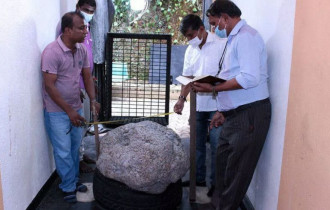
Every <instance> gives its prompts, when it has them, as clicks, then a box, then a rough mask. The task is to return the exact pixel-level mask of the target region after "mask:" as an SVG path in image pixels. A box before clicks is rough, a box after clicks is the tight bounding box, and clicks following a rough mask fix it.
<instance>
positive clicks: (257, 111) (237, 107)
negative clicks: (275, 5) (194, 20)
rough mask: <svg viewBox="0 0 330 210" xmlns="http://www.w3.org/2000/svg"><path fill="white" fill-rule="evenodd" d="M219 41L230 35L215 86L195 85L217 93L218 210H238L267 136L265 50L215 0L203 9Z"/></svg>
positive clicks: (229, 5) (225, 4)
mask: <svg viewBox="0 0 330 210" xmlns="http://www.w3.org/2000/svg"><path fill="white" fill-rule="evenodd" d="M207 16H208V17H209V22H210V24H211V25H213V26H216V29H215V33H216V34H217V35H218V36H219V37H223V38H224V37H228V42H227V46H226V54H225V57H224V62H223V64H222V65H221V66H219V69H220V74H219V77H220V78H222V79H225V80H227V81H226V82H223V83H220V84H218V85H216V86H212V85H210V84H206V83H194V84H193V86H192V88H193V89H194V90H195V91H197V92H212V91H217V92H218V96H217V97H218V102H219V103H218V112H217V113H216V114H215V115H214V117H213V119H212V121H211V127H212V126H215V127H217V126H219V125H221V124H222V131H221V134H220V139H219V146H218V150H217V169H216V170H217V172H216V191H215V193H214V196H213V203H214V204H216V206H217V209H219V210H236V209H237V208H238V207H239V205H240V203H241V201H242V199H243V198H244V195H245V193H246V191H247V189H248V187H249V184H250V182H251V179H252V176H253V172H254V170H255V167H256V165H257V162H258V159H259V156H260V153H261V150H262V148H263V145H264V142H265V139H266V137H267V133H268V129H269V125H270V119H271V104H270V101H269V92H268V84H267V82H268V72H267V51H266V48H265V44H264V41H263V40H262V38H261V36H260V34H259V33H258V32H257V31H256V30H255V29H253V28H252V27H251V26H249V25H248V24H247V23H246V22H245V21H244V20H242V19H241V18H240V16H241V11H240V9H239V8H238V7H237V6H236V5H235V4H234V3H233V2H231V1H227V0H217V1H215V2H214V3H212V4H211V6H210V8H209V9H208V11H207Z"/></svg>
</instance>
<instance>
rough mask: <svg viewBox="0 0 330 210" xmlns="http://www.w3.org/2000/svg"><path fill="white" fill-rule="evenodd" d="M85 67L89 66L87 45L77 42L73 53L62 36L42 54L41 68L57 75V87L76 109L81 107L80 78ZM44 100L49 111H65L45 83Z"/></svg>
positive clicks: (67, 101) (66, 100) (65, 99)
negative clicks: (55, 100)
mask: <svg viewBox="0 0 330 210" xmlns="http://www.w3.org/2000/svg"><path fill="white" fill-rule="evenodd" d="M83 68H89V61H88V57H87V50H86V48H85V46H84V45H83V44H80V43H77V44H76V52H75V53H74V54H73V53H72V50H70V49H69V48H68V47H67V46H65V44H64V43H63V41H62V39H61V36H59V37H58V38H57V40H55V41H53V42H52V43H50V44H49V45H48V46H47V47H46V48H45V50H44V51H43V53H42V55H41V70H42V71H43V72H47V73H50V74H56V75H57V79H56V81H55V87H56V88H57V90H58V91H59V92H60V95H61V97H62V98H63V99H64V101H65V102H66V103H68V104H69V105H70V106H71V107H72V108H73V109H74V110H78V109H80V108H81V101H80V87H79V78H80V74H81V71H82V69H83ZM43 102H44V107H45V108H46V110H47V111H48V112H63V110H62V109H61V108H60V107H59V106H58V105H57V104H56V103H55V102H54V101H53V100H52V99H51V97H50V96H49V95H48V93H47V92H46V90H45V85H44V84H43Z"/></svg>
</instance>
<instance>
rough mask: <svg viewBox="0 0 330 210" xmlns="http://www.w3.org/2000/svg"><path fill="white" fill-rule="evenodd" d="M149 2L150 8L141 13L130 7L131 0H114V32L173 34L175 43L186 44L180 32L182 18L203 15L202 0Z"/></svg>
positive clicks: (157, 0)
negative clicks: (192, 14) (190, 15)
mask: <svg viewBox="0 0 330 210" xmlns="http://www.w3.org/2000/svg"><path fill="white" fill-rule="evenodd" d="M148 3H149V7H148V9H147V10H145V11H143V12H142V13H141V11H139V12H134V11H132V10H131V9H130V3H129V0H114V5H115V11H116V13H115V20H114V23H113V27H112V32H116V33H120V32H123V33H144V34H145V33H147V34H150V33H152V34H154V33H159V34H171V35H172V43H173V44H185V43H186V41H185V39H184V37H183V36H182V35H181V34H180V32H179V26H180V22H181V20H182V18H183V17H184V16H185V15H187V14H190V13H194V14H197V15H199V16H200V17H201V16H202V5H203V1H202V0H163V1H162V0H149V2H148ZM141 15H142V16H141Z"/></svg>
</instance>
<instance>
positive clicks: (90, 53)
mask: <svg viewBox="0 0 330 210" xmlns="http://www.w3.org/2000/svg"><path fill="white" fill-rule="evenodd" d="M87 29H88V34H87V35H86V38H85V40H84V45H85V47H86V50H87V54H88V60H89V65H90V71H91V73H92V72H93V69H94V62H93V41H92V35H91V32H90V30H89V24H87ZM61 34H62V32H61V21H60V22H59V23H58V24H57V27H56V38H57V37H59V36H60V35H61ZM79 84H80V88H82V89H85V85H84V79H83V77H82V75H80V81H79Z"/></svg>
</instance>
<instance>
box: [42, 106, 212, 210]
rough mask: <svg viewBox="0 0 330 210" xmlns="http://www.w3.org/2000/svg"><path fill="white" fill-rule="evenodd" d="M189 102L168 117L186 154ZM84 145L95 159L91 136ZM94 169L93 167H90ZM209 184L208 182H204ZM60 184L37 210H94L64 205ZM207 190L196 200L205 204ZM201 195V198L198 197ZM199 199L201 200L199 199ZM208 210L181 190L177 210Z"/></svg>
mask: <svg viewBox="0 0 330 210" xmlns="http://www.w3.org/2000/svg"><path fill="white" fill-rule="evenodd" d="M174 104H175V101H171V103H170V110H172V108H173V106H174ZM188 119H189V102H188V103H185V108H184V111H183V114H182V115H177V114H172V115H170V116H169V125H168V127H169V128H172V129H173V130H174V131H175V132H176V133H177V134H178V135H179V136H180V137H181V139H182V144H183V145H184V148H185V150H186V151H187V152H189V124H188ZM84 143H85V153H86V154H88V155H89V156H91V157H92V158H93V157H94V158H95V145H94V138H93V136H89V137H86V138H84ZM207 150H208V152H207V153H208V154H210V151H209V150H210V149H209V145H208V146H207ZM206 161H207V168H208V169H207V176H208V177H209V173H210V170H209V165H210V157H209V155H208V156H207V160H206ZM92 166H93V167H95V165H92ZM187 179H189V172H188V173H187V174H186V175H185V176H184V177H183V178H182V180H183V181H185V180H187ZM81 181H82V182H92V181H93V173H85V174H81ZM206 181H207V182H209V180H206ZM59 183H60V180H59V178H57V180H56V181H55V182H54V183H53V184H52V187H51V189H50V190H49V191H48V192H47V194H46V196H45V197H44V199H43V200H42V202H41V204H40V205H39V206H38V208H37V209H38V210H59V209H60V210H65V209H70V210H75V209H77V210H78V209H79V210H89V209H94V207H95V201H93V202H77V203H75V204H69V203H66V202H65V201H64V200H63V197H62V193H61V191H60V189H59V188H58V185H59ZM207 191H208V188H199V187H198V188H197V195H198V196H197V197H198V198H197V200H202V201H204V202H205V199H208V198H207V197H206V195H205V194H206V192H207ZM199 195H201V196H199ZM199 197H201V198H199ZM197 209H198V210H209V209H213V208H211V206H210V204H209V203H205V204H197V203H190V202H189V191H188V188H187V187H185V188H183V195H182V203H181V205H180V207H178V210H197Z"/></svg>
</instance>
